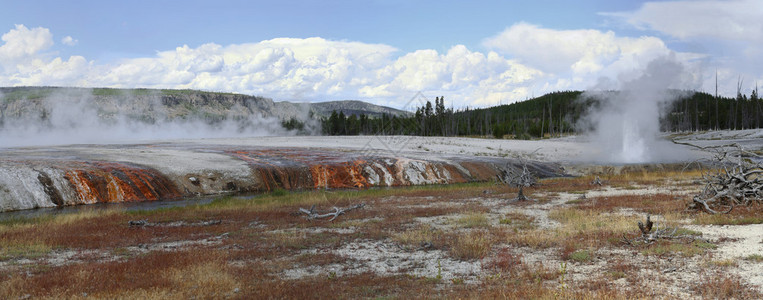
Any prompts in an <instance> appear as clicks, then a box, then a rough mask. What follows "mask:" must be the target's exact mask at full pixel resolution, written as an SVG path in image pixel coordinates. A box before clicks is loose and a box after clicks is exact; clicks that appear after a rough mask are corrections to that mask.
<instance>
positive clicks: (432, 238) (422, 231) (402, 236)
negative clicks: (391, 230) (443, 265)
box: [392, 224, 443, 248]
mask: <svg viewBox="0 0 763 300" xmlns="http://www.w3.org/2000/svg"><path fill="white" fill-rule="evenodd" d="M442 236H443V232H442V231H441V230H439V229H435V228H434V227H432V226H430V225H426V224H422V225H419V226H418V227H416V228H414V229H408V230H405V231H403V232H399V233H395V234H394V235H392V240H394V241H395V242H398V243H400V244H402V245H404V246H407V247H408V248H418V247H421V246H422V245H423V244H425V243H430V244H434V243H435V242H438V243H439V242H440V240H441V239H442Z"/></svg>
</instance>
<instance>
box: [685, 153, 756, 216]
mask: <svg viewBox="0 0 763 300" xmlns="http://www.w3.org/2000/svg"><path fill="white" fill-rule="evenodd" d="M733 147H735V149H727V148H716V149H714V150H715V155H714V156H715V157H714V162H715V163H716V165H717V166H718V168H716V169H715V170H713V171H709V172H705V173H704V174H703V175H702V183H704V184H705V186H704V188H703V189H702V192H700V193H699V194H697V195H695V196H694V197H693V198H692V202H691V203H690V204H689V208H690V209H700V210H704V211H706V212H708V213H711V214H717V213H729V212H731V211H732V210H733V209H734V207H735V206H740V205H747V206H749V205H752V204H761V203H763V165H762V164H761V162H763V157H761V156H760V155H758V154H755V153H752V152H749V151H745V150H744V149H742V147H741V146H739V145H736V144H735V145H733Z"/></svg>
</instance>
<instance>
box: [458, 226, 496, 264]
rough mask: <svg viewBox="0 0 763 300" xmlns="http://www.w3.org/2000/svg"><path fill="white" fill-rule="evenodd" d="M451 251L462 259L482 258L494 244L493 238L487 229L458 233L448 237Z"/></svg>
mask: <svg viewBox="0 0 763 300" xmlns="http://www.w3.org/2000/svg"><path fill="white" fill-rule="evenodd" d="M448 240H449V241H451V243H450V249H449V250H450V253H451V255H452V256H453V257H455V258H457V259H461V260H473V259H482V258H484V257H485V256H487V255H488V253H489V252H490V249H491V248H492V246H493V239H492V237H491V235H490V234H489V232H488V231H486V230H472V231H468V232H466V233H459V234H456V236H455V237H451V238H450V239H448Z"/></svg>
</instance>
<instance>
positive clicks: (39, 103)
mask: <svg viewBox="0 0 763 300" xmlns="http://www.w3.org/2000/svg"><path fill="white" fill-rule="evenodd" d="M31 89H38V90H32V91H31V92H29V91H25V92H24V93H26V94H24V95H25V96H24V97H22V98H20V99H15V98H14V99H11V97H10V96H11V93H9V92H7V91H6V93H5V96H6V97H3V95H1V94H0V99H2V101H0V148H2V147H18V146H39V145H62V144H118V143H130V142H138V141H150V140H165V139H190V138H194V139H198V138H229V137H256V136H272V135H293V134H295V132H292V131H287V130H285V129H284V128H283V127H282V125H281V119H280V118H279V117H277V116H275V115H274V114H273V113H272V111H273V110H274V109H273V108H272V105H273V102H272V100H270V99H264V98H257V97H251V96H243V95H224V94H221V95H212V96H216V97H218V98H220V99H222V100H230V101H228V103H226V104H227V106H222V105H219V102H218V100H220V99H216V100H209V99H208V97H209V96H208V95H210V94H212V93H206V94H203V93H202V92H198V93H197V92H193V91H192V92H189V93H196V94H190V95H188V94H181V95H179V96H178V95H174V97H173V96H167V95H163V94H162V92H161V91H153V90H142V91H141V92H140V93H138V94H136V92H135V91H132V92H131V91H129V90H111V89H101V91H104V90H105V91H107V92H109V93H111V94H109V95H106V96H104V95H98V94H94V93H93V91H94V90H91V89H79V88H31ZM51 90H52V92H50V93H49V94H47V95H45V96H44V97H29V98H27V96H26V95H27V94H29V95H34V93H39V92H40V91H43V92H46V91H47V92H49V91H51ZM199 95H200V96H199ZM194 97H195V98H194ZM204 97H207V98H204ZM226 97H227V98H226ZM236 97H238V98H236ZM242 97H244V98H245V99H243V100H242V99H240V98H242ZM231 98H235V99H233V100H231ZM178 99H179V100H178ZM168 100H169V101H168ZM234 100H235V101H234ZM255 100H256V101H255ZM172 101H175V102H174V103H170V102H172ZM215 105H216V106H215ZM305 118H307V113H305Z"/></svg>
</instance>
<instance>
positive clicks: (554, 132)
mask: <svg viewBox="0 0 763 300" xmlns="http://www.w3.org/2000/svg"><path fill="white" fill-rule="evenodd" d="M674 92H676V93H677V95H680V96H679V97H678V99H677V100H676V101H673V102H671V104H669V105H668V107H666V109H667V113H666V114H664V115H663V116H662V117H661V119H660V128H661V130H662V131H668V132H676V131H698V130H719V129H752V128H761V125H763V124H762V123H763V100H762V99H761V98H760V97H759V94H758V91H757V88H756V89H755V90H753V91H752V93H751V94H750V96H749V97H748V96H747V95H744V94H742V93H741V92H738V93H737V97H735V98H730V97H718V96H713V95H711V94H708V93H704V92H685V91H683V92H682V91H674ZM605 93H619V92H617V91H610V92H605ZM613 96H614V95H613ZM601 105H602V103H601V100H599V98H598V97H593V96H589V95H587V94H585V93H583V92H582V91H562V92H553V93H549V94H546V95H543V96H540V97H537V98H533V99H530V100H526V101H521V102H516V103H512V104H507V105H500V106H494V107H489V108H477V109H474V108H469V107H466V108H463V109H458V110H454V109H453V108H446V107H445V97H444V96H441V97H436V98H435V103H434V104H432V103H431V102H430V101H427V102H426V103H425V104H424V105H422V106H421V107H418V108H417V109H416V112H415V113H413V114H412V115H410V116H395V115H388V114H384V115H382V116H381V117H376V118H371V117H368V116H367V115H365V114H360V115H356V114H351V115H349V116H348V115H345V114H344V113H343V112H336V111H334V112H332V114H331V115H330V116H329V117H327V118H323V119H322V120H321V122H322V129H323V133H324V134H326V135H372V134H384V135H420V136H479V137H489V136H492V137H495V138H516V139H531V138H540V137H557V136H563V135H568V134H573V133H577V132H579V131H580V130H581V128H578V126H576V124H578V120H580V118H581V117H583V116H584V115H585V113H586V112H587V111H588V110H590V109H597V108H598V107H600V106H601Z"/></svg>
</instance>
